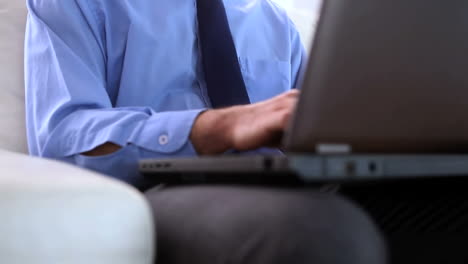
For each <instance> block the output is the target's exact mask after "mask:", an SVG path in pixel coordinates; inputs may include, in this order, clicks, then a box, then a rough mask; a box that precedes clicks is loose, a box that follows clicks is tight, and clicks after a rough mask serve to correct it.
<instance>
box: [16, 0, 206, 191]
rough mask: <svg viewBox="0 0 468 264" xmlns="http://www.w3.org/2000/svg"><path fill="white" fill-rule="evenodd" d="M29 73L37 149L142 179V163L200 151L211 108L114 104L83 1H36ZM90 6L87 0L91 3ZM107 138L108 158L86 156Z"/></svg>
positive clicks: (31, 132) (101, 47)
mask: <svg viewBox="0 0 468 264" xmlns="http://www.w3.org/2000/svg"><path fill="white" fill-rule="evenodd" d="M27 3H28V8H29V15H28V22H27V30H26V42H25V78H26V107H27V130H28V142H29V149H30V152H31V154H33V155H38V156H43V157H49V158H54V159H61V160H64V161H67V162H71V163H74V164H77V165H80V166H84V167H88V168H91V169H93V170H97V171H100V172H102V173H105V174H108V175H111V176H113V177H116V178H120V179H122V180H125V181H127V182H130V183H133V184H134V183H135V182H137V181H138V180H139V177H141V176H140V175H138V173H137V161H138V160H139V159H141V158H148V157H174V156H190V155H196V152H195V150H194V148H193V146H192V145H191V143H190V141H189V134H190V131H191V128H192V125H193V123H194V120H195V119H196V117H197V116H198V114H199V113H200V112H201V111H203V109H199V110H191V111H179V112H160V113H156V112H154V111H153V110H152V109H151V108H149V107H125V108H117V107H114V106H113V104H112V102H111V100H110V98H109V94H108V92H107V90H106V66H105V65H106V51H105V50H106V49H105V44H104V41H103V35H102V30H101V29H100V28H99V24H98V23H97V21H96V16H95V14H94V13H93V12H94V11H93V10H91V9H90V7H89V5H87V4H80V3H81V2H80V1H79V0H60V1H50V0H28V2H27ZM85 3H86V2H85ZM106 142H112V143H115V144H118V145H120V146H122V147H123V149H122V150H120V151H117V152H116V153H112V154H110V155H107V156H103V157H86V156H82V155H81V154H80V153H83V152H86V151H89V150H92V149H94V148H95V147H97V146H99V145H102V144H104V143H106Z"/></svg>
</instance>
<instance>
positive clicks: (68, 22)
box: [25, 0, 385, 263]
mask: <svg viewBox="0 0 468 264" xmlns="http://www.w3.org/2000/svg"><path fill="white" fill-rule="evenodd" d="M27 3H28V8H29V16H28V24H27V32H26V51H25V56H26V73H25V75H26V107H27V132H28V141H29V150H30V153H31V154H32V155H37V156H43V157H49V158H54V159H58V160H62V161H65V162H69V163H73V164H76V165H78V166H82V167H86V168H89V169H93V170H96V171H99V172H102V173H104V174H107V175H109V176H112V177H114V178H117V179H120V180H123V181H125V182H128V183H130V184H133V185H135V186H139V185H140V184H141V182H142V178H141V176H140V175H139V174H138V173H137V161H138V160H140V159H144V158H169V157H171V158H173V157H184V156H196V155H207V154H220V153H223V152H225V151H227V150H231V149H235V150H239V151H247V150H255V149H258V148H261V147H265V146H275V145H277V144H278V137H277V135H278V132H281V131H282V130H283V129H284V127H285V124H286V122H287V120H288V118H289V116H290V115H291V112H292V109H293V108H294V105H295V103H296V101H297V95H298V92H297V91H295V90H291V89H292V88H294V87H295V86H296V82H297V80H298V75H299V72H300V70H301V67H304V63H305V54H304V49H303V47H302V45H301V41H300V38H299V34H298V32H297V31H296V28H295V27H294V25H293V23H292V22H291V21H290V20H289V18H288V17H287V15H286V14H285V12H284V11H283V10H282V9H281V8H279V7H278V6H276V5H275V4H274V3H272V2H271V1H270V0H224V6H225V11H226V15H227V20H228V22H229V26H230V30H231V32H232V38H233V41H234V44H235V48H236V50H237V55H238V61H239V66H240V70H241V73H242V77H243V79H244V82H245V88H246V90H247V93H248V97H249V99H250V102H251V103H252V104H246V105H237V106H232V107H226V108H220V109H211V108H212V102H211V101H210V98H209V96H208V92H207V84H206V83H207V82H206V80H205V75H204V68H203V65H202V61H201V55H200V54H201V52H200V49H201V47H200V39H199V34H198V33H199V32H198V27H197V26H198V23H197V4H196V0H167V1H161V0H133V1H130V0H28V1H27ZM146 195H147V196H148V199H149V200H150V202H151V204H152V206H153V208H154V210H155V218H156V222H157V239H158V261H159V263H383V262H384V260H385V256H384V251H385V250H384V248H383V245H382V241H381V239H380V237H379V236H378V232H377V231H376V230H375V228H374V226H373V225H372V223H371V221H369V219H368V218H367V217H366V216H365V215H364V214H363V213H362V212H361V211H360V210H358V209H356V208H355V207H354V206H353V205H351V204H350V203H349V202H346V201H344V200H343V199H341V198H339V197H335V196H333V195H330V194H325V193H317V192H313V191H310V190H309V191H293V190H271V189H267V188H240V187H185V188H163V187H157V188H155V189H153V190H150V191H149V192H147V193H146Z"/></svg>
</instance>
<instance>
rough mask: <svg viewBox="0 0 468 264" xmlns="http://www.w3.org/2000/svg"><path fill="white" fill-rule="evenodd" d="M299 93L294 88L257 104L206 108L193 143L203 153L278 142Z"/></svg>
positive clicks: (277, 143) (253, 147) (193, 136)
mask: <svg viewBox="0 0 468 264" xmlns="http://www.w3.org/2000/svg"><path fill="white" fill-rule="evenodd" d="M298 95H299V91H298V90H291V91H289V92H287V93H284V94H281V95H279V96H277V97H274V98H272V99H270V100H267V101H264V102H260V103H256V104H251V105H242V106H233V107H229V108H225V109H219V110H209V111H206V112H204V113H202V114H201V115H200V116H199V117H198V118H197V120H196V121H195V124H194V126H193V128H192V133H191V135H190V139H191V141H192V144H193V145H194V147H195V149H196V150H197V152H198V153H199V154H202V155H212V154H219V153H222V152H224V151H226V150H228V149H236V150H240V151H243V150H252V149H256V148H259V147H265V146H279V144H280V139H281V135H282V133H283V131H284V129H285V128H286V125H287V123H288V121H289V119H290V117H291V115H292V113H293V111H294V108H295V106H296V103H297V99H298Z"/></svg>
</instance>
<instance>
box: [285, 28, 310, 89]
mask: <svg viewBox="0 0 468 264" xmlns="http://www.w3.org/2000/svg"><path fill="white" fill-rule="evenodd" d="M289 21H290V22H289V25H290V34H291V83H292V84H293V87H292V88H300V87H299V86H300V85H301V83H302V78H303V76H304V74H305V70H306V67H307V54H306V50H305V48H304V45H303V43H302V40H301V36H300V34H299V32H298V30H297V28H296V26H295V25H294V23H293V22H292V21H291V20H289Z"/></svg>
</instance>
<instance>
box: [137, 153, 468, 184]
mask: <svg viewBox="0 0 468 264" xmlns="http://www.w3.org/2000/svg"><path fill="white" fill-rule="evenodd" d="M140 172H141V173H142V174H143V175H144V176H145V177H146V178H147V179H149V180H151V181H152V182H160V183H175V184H178V183H187V184H196V183H199V184H203V183H219V184H228V183H229V184H232V183H238V184H274V185H300V184H315V183H316V184H323V183H344V182H354V181H360V182H361V181H375V180H384V179H386V180H397V179H408V178H428V177H453V176H468V155H352V154H349V155H295V154H292V155H288V156H217V157H200V158H182V159H164V160H143V161H141V162H140Z"/></svg>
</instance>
